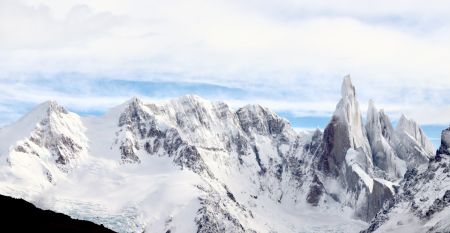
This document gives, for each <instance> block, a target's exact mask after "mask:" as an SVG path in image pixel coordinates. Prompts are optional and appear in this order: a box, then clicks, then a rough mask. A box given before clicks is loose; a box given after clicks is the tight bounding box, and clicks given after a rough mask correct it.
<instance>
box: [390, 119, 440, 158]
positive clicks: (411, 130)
mask: <svg viewBox="0 0 450 233" xmlns="http://www.w3.org/2000/svg"><path fill="white" fill-rule="evenodd" d="M395 131H396V134H397V137H396V141H395V144H396V150H397V154H398V156H399V157H400V158H401V159H403V160H405V161H410V164H411V165H413V166H418V165H420V164H424V163H427V162H428V160H429V158H430V157H432V155H433V153H434V149H433V145H432V143H431V142H430V141H429V140H428V138H427V137H426V135H425V133H424V132H423V130H422V129H421V128H420V127H419V126H418V124H417V123H416V122H415V121H414V120H412V119H408V118H407V117H406V116H405V115H402V116H401V117H400V120H399V122H398V124H397V127H396V129H395Z"/></svg>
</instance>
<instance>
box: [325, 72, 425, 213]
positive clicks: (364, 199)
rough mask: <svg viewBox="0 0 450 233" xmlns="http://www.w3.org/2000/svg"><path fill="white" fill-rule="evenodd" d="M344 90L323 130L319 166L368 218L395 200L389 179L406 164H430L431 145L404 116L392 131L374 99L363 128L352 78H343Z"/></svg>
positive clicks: (349, 202)
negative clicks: (386, 203) (333, 178)
mask: <svg viewBox="0 0 450 233" xmlns="http://www.w3.org/2000/svg"><path fill="white" fill-rule="evenodd" d="M341 94H342V99H341V100H340V102H339V103H338V105H337V106H336V110H335V113H334V114H333V117H332V119H331V121H330V123H329V124H328V125H327V127H326V129H325V131H324V134H323V144H322V145H323V147H322V150H321V151H322V153H321V154H320V155H319V158H320V159H319V161H318V163H317V164H318V169H319V170H320V171H322V172H323V173H324V174H325V177H335V179H337V180H338V181H339V183H340V184H341V188H342V189H343V190H345V191H344V192H346V193H348V195H347V196H346V197H344V196H342V195H341V196H340V197H339V199H340V200H341V201H342V203H344V204H345V205H349V206H351V207H352V208H354V209H355V215H356V216H357V217H359V218H361V219H363V220H366V221H369V220H370V219H372V218H373V217H374V216H375V214H376V213H377V212H378V211H379V209H380V208H381V207H382V206H383V203H384V202H386V201H388V200H389V199H391V198H393V196H394V192H395V189H394V186H393V184H392V183H391V182H390V181H398V180H400V179H401V178H402V177H403V174H404V173H405V172H406V168H407V167H408V166H411V167H414V166H419V165H421V164H424V163H426V162H427V161H428V158H429V157H430V156H431V152H430V150H431V149H430V148H432V146H431V143H430V142H429V140H428V139H427V138H426V136H425V134H424V133H423V131H422V130H421V129H420V128H419V127H418V125H417V123H415V122H414V121H412V120H409V119H407V118H406V117H404V116H403V117H402V119H401V120H400V122H399V125H398V126H397V129H396V130H394V129H393V127H392V124H391V122H390V120H389V118H388V117H387V115H386V114H384V112H383V111H382V110H381V111H378V110H377V109H376V108H375V106H374V104H373V102H372V101H370V103H369V109H368V112H367V123H366V125H365V126H364V127H363V125H362V120H361V118H362V117H361V113H360V110H359V104H358V101H357V100H356V93H355V88H354V87H353V85H352V83H351V80H350V77H349V76H347V77H345V78H344V82H343V84H342V90H341ZM405 138H406V139H405ZM325 179H328V178H325ZM338 196H339V195H338Z"/></svg>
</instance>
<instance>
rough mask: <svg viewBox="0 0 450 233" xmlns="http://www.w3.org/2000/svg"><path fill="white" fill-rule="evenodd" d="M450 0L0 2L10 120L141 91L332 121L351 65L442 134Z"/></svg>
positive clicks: (318, 122)
mask: <svg viewBox="0 0 450 233" xmlns="http://www.w3.org/2000/svg"><path fill="white" fill-rule="evenodd" d="M448 12H450V1H444V0H429V1H422V0H396V1H392V0H379V1H369V0H336V1H325V0H314V1H301V0H297V1H294V0H277V1H275V0H258V1H256V0H227V1H221V0H209V1H206V0H190V1H185V0H164V1H161V0H159V1H154V0H128V1H115V0H108V1H106V0H65V1H61V0H0V125H5V124H8V123H11V122H13V121H14V120H17V119H18V118H19V117H20V116H21V115H23V114H24V113H26V112H27V111H29V110H30V109H31V108H32V107H33V106H35V105H36V104H38V103H40V102H43V101H46V100H49V99H51V100H56V101H57V102H59V103H60V104H62V105H63V106H65V107H67V108H68V109H70V110H71V111H74V112H77V113H80V114H82V115H89V114H102V113H103V112H104V111H105V110H106V109H108V108H110V107H113V106H116V105H118V104H120V103H122V102H124V101H126V100H127V99H129V98H131V97H132V96H139V97H141V98H142V99H144V100H145V101H150V102H152V101H153V102H158V101H161V100H165V99H168V98H173V97H177V96H180V95H185V94H197V95H200V96H202V97H203V98H206V99H211V100H222V101H225V102H227V103H229V104H230V106H232V107H234V108H238V107H240V106H243V105H245V104H261V105H264V106H267V107H269V108H271V109H273V110H274V111H276V112H278V113H279V114H280V115H282V116H284V117H286V118H288V119H289V120H290V121H291V122H293V125H294V126H295V127H298V128H314V127H323V126H324V125H325V124H326V122H328V120H327V119H329V117H330V116H331V114H332V112H333V111H334V108H335V106H336V103H337V102H338V100H339V98H340V90H339V89H340V83H341V82H342V78H343V76H345V75H347V74H350V75H351V77H352V81H353V84H354V85H355V86H356V89H357V95H358V99H359V101H360V104H361V107H362V109H363V111H364V112H365V109H366V108H367V104H368V101H369V99H373V100H374V101H375V104H376V106H377V107H378V108H383V109H385V111H386V112H387V113H388V115H390V116H391V118H392V119H393V120H394V121H395V120H396V119H398V117H399V116H400V114H401V113H405V114H406V115H407V116H409V117H411V118H413V119H415V120H417V121H418V122H419V123H420V124H422V125H424V128H425V130H426V131H427V133H428V134H429V136H430V138H432V139H433V142H434V143H435V144H437V143H438V140H439V139H438V138H439V132H440V130H441V129H442V128H443V127H445V126H447V125H449V124H450V66H449V61H450V14H448Z"/></svg>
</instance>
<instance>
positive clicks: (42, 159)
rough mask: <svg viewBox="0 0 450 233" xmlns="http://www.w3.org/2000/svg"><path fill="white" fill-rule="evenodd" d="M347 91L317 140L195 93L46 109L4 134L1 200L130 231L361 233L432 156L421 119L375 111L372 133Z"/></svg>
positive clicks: (256, 110)
mask: <svg viewBox="0 0 450 233" xmlns="http://www.w3.org/2000/svg"><path fill="white" fill-rule="evenodd" d="M341 93H342V98H341V100H340V101H339V103H338V105H337V107H336V110H335V113H334V115H333V118H332V119H331V121H330V124H329V125H328V126H327V128H326V129H325V131H324V132H321V131H319V130H317V131H315V132H308V133H297V132H295V131H294V130H293V128H292V127H291V125H290V124H289V122H288V121H286V120H285V119H283V118H281V117H279V116H278V115H277V114H275V113H274V112H272V111H270V110H269V109H268V108H265V107H263V106H259V105H247V106H243V107H241V108H239V109H237V110H233V109H231V108H230V107H229V106H228V105H227V104H226V103H223V102H210V101H207V100H204V99H202V98H200V97H198V96H193V95H188V96H183V97H180V98H176V99H172V100H169V101H164V102H161V103H145V102H143V101H141V100H140V99H139V98H136V97H134V98H132V99H130V100H129V101H127V102H126V103H123V104H121V105H119V106H118V107H115V108H113V109H111V110H110V111H108V112H107V113H106V114H105V115H104V116H99V117H80V116H78V115H76V114H75V113H71V112H68V111H67V110H65V109H64V108H63V107H61V106H59V105H58V104H57V103H55V102H47V103H44V104H42V105H40V106H38V107H36V108H35V109H34V110H33V111H31V112H30V113H29V114H28V115H26V116H25V117H24V118H22V119H21V120H19V121H18V122H17V123H15V124H13V125H11V126H9V127H6V128H4V129H1V130H0V141H1V142H2V144H0V151H1V154H0V161H2V162H1V163H0V165H1V167H0V169H1V170H0V184H1V185H0V192H1V193H3V194H7V195H12V196H18V197H23V198H26V199H27V200H29V201H31V202H33V203H35V204H36V205H38V206H41V207H42V208H49V209H53V210H57V211H61V212H64V213H66V214H69V215H71V216H73V217H76V218H82V219H87V220H91V221H95V222H97V223H101V224H104V225H106V226H107V227H110V228H111V229H113V230H116V231H119V232H142V231H144V230H145V231H146V232H171V233H174V232H208V233H209V232H302V231H303V232H313V231H314V232H329V231H331V230H333V231H334V230H336V231H341V232H357V231H359V230H360V229H362V228H364V227H365V225H366V223H364V222H362V221H360V220H361V219H362V220H364V221H370V220H371V218H372V217H373V216H374V215H375V214H376V213H377V212H378V210H379V209H380V208H381V207H382V205H383V203H384V202H385V201H387V200H390V199H392V197H393V196H394V195H395V192H396V188H397V186H398V185H397V183H398V182H399V181H400V179H401V177H403V174H404V173H405V171H406V168H407V167H411V166H416V165H420V164H424V163H426V162H427V161H428V159H429V158H432V157H431V155H430V154H428V152H429V150H430V148H427V146H428V142H427V139H426V136H425V135H424V134H423V132H422V131H421V130H420V128H419V127H418V125H417V124H416V123H414V122H412V121H410V120H408V121H406V120H405V122H404V123H402V125H404V127H397V129H396V130H393V128H392V125H391V123H390V121H389V118H388V117H387V116H386V115H385V114H384V113H383V111H382V110H380V111H378V110H377V109H376V108H375V106H374V104H373V103H371V104H370V106H369V111H368V117H367V118H368V122H367V123H366V125H363V122H362V117H361V111H360V109H359V103H358V101H357V99H356V97H357V96H356V90H355V87H354V86H353V84H352V83H351V79H350V77H345V78H344V82H343V84H342V89H341ZM13 132H14V134H13ZM404 135H407V136H404ZM1 139H5V140H3V141H2V140H1ZM397 145H401V146H397ZM18 181H19V182H18ZM318 219H333V221H326V222H323V221H320V220H318ZM358 219H360V220H358ZM307 223H308V224H307Z"/></svg>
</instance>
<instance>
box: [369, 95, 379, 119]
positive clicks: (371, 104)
mask: <svg viewBox="0 0 450 233" xmlns="http://www.w3.org/2000/svg"><path fill="white" fill-rule="evenodd" d="M378 113H379V112H378V109H377V108H376V107H375V103H374V102H373V100H372V99H370V100H369V105H368V107H367V123H368V124H369V123H370V122H374V121H375V120H376V119H377V118H378Z"/></svg>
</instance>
